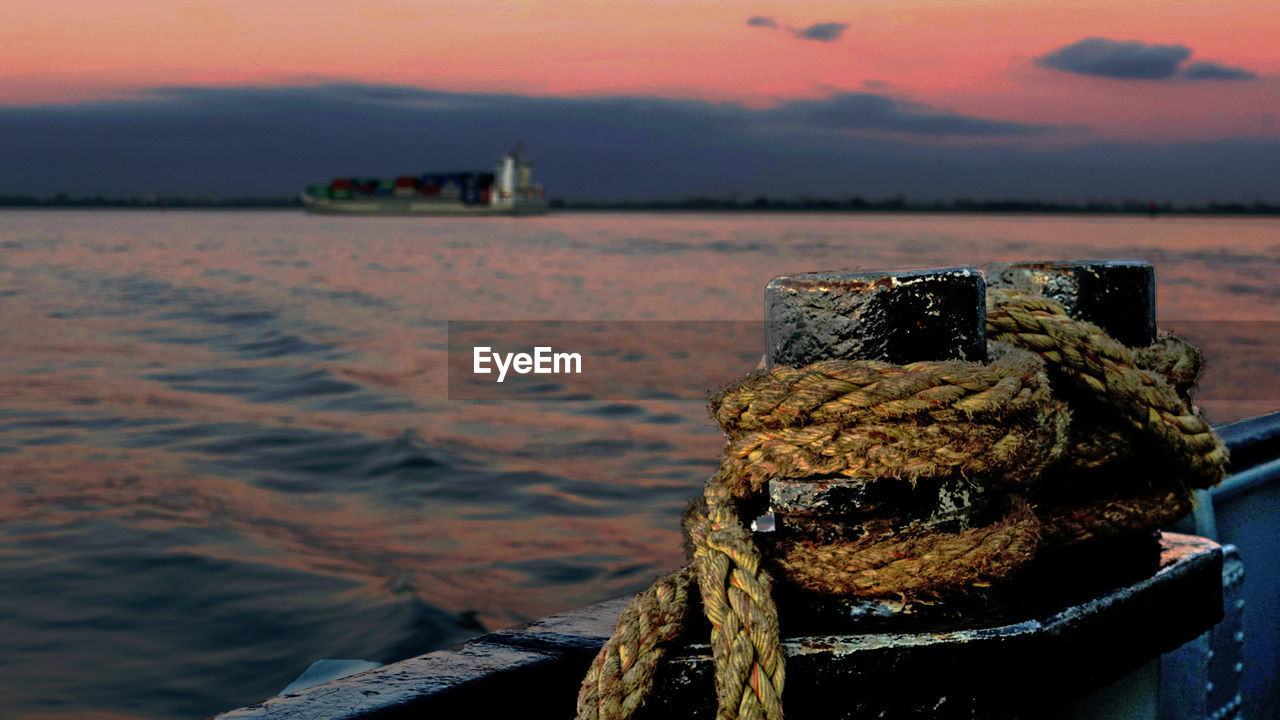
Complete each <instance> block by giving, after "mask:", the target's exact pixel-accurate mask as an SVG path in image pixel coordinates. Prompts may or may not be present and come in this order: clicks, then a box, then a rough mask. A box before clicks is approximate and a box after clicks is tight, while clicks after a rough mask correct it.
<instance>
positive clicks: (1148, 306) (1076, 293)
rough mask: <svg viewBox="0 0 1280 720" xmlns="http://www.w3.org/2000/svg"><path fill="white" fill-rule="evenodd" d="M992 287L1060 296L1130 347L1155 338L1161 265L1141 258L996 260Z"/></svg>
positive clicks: (990, 272) (1071, 310)
mask: <svg viewBox="0 0 1280 720" xmlns="http://www.w3.org/2000/svg"><path fill="white" fill-rule="evenodd" d="M986 274H987V282H988V283H990V284H991V286H992V287H1007V288H1011V289H1013V290H1022V291H1024V292H1033V293H1036V294H1039V295H1044V296H1045V297H1047V298H1049V299H1051V300H1055V301H1057V302H1058V303H1060V304H1061V305H1062V307H1063V308H1065V309H1066V311H1067V314H1069V315H1071V317H1073V318H1075V319H1077V320H1084V321H1086V322H1091V323H1093V324H1094V325H1097V326H1098V327H1100V328H1102V329H1103V330H1106V331H1107V334H1108V335H1110V336H1111V337H1113V338H1115V339H1116V340H1119V341H1120V342H1122V343H1124V344H1125V345H1127V346H1129V347H1131V348H1132V347H1143V346H1146V345H1150V344H1151V343H1152V342H1153V341H1154V340H1155V339H1156V287H1155V283H1156V270H1155V268H1154V267H1152V266H1151V263H1148V262H1144V261H1142V260H1064V261H1056V262H1011V263H992V264H990V265H988V266H987V267H986Z"/></svg>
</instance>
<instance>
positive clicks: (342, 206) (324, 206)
mask: <svg viewBox="0 0 1280 720" xmlns="http://www.w3.org/2000/svg"><path fill="white" fill-rule="evenodd" d="M532 176H533V163H531V162H529V161H528V160H525V159H524V158H521V157H520V155H519V153H517V152H510V153H507V154H506V155H505V156H504V157H503V158H502V159H500V160H499V161H498V162H497V164H496V165H495V167H494V169H493V171H492V172H482V171H463V172H443V173H423V174H421V175H398V176H396V177H394V178H365V177H340V178H334V179H333V180H332V181H330V182H329V183H327V184H317V185H311V186H308V187H307V190H306V192H305V193H303V194H302V206H303V208H304V209H305V210H306V211H307V212H309V213H317V214H322V215H544V214H546V212H547V196H546V193H545V192H544V191H543V189H542V186H541V185H536V184H534V182H533V177H532Z"/></svg>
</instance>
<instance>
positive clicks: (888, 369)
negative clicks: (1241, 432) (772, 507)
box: [577, 290, 1226, 720]
mask: <svg viewBox="0 0 1280 720" xmlns="http://www.w3.org/2000/svg"><path fill="white" fill-rule="evenodd" d="M987 332H988V337H989V338H990V339H991V340H992V342H991V343H990V346H989V354H990V355H991V356H992V358H993V359H992V361H991V362H990V363H988V364H986V365H980V364H976V363H966V362H960V361H952V362H921V363H912V364H909V365H892V364H889V363H882V362H872V361H845V360H830V361H824V362H819V363H814V364H812V365H809V366H807V367H803V368H787V367H777V368H774V369H773V370H770V371H767V372H766V371H760V372H756V373H753V374H751V375H749V376H747V377H746V378H743V379H742V380H740V381H739V382H737V383H735V384H733V385H731V386H729V387H728V388H726V389H725V390H723V391H721V392H720V393H718V394H716V395H714V396H713V397H712V398H711V400H710V406H711V413H712V416H713V417H714V418H715V420H716V421H717V422H718V423H719V424H720V426H721V428H722V429H723V430H724V432H725V434H726V435H727V437H728V442H727V443H726V446H725V449H724V454H723V457H722V459H721V463H720V469H719V471H718V472H717V473H716V474H715V475H714V476H713V477H712V478H711V479H710V480H709V481H708V482H707V487H706V490H705V492H704V493H703V496H702V498H701V501H700V502H698V503H695V504H694V505H692V506H691V507H690V509H689V510H688V511H687V512H686V514H685V517H684V519H683V522H682V525H683V528H684V533H685V547H686V553H687V554H688V555H689V557H690V564H689V565H688V566H687V567H685V568H684V569H682V570H680V571H679V572H676V573H674V574H672V575H668V576H666V577H664V578H660V579H659V580H658V581H657V582H655V583H654V585H653V586H652V587H650V588H649V589H648V590H646V591H644V592H643V593H640V594H639V595H637V596H636V597H635V598H633V599H632V601H631V602H630V603H629V604H628V605H627V607H626V609H624V611H623V612H622V614H621V616H620V617H619V619H618V625H617V628H616V629H615V631H614V634H613V636H612V637H611V638H610V639H609V641H608V642H607V643H605V645H604V647H603V648H601V650H600V652H599V654H598V655H597V656H596V658H595V660H594V661H593V662H592V664H591V668H590V670H589V671H588V673H587V676H586V678H585V679H584V680H583V684H582V688H581V690H580V692H579V696H578V716H577V717H578V718H579V720H623V719H625V718H630V717H632V716H633V715H634V714H635V712H636V711H637V710H638V709H639V708H640V707H641V705H642V704H643V702H644V698H645V696H646V695H647V693H648V692H649V691H650V690H651V689H652V686H653V677H654V674H655V673H656V672H657V669H658V667H659V664H660V661H661V658H662V657H663V655H664V653H665V652H666V651H667V649H668V648H670V647H671V646H672V645H673V644H674V643H676V642H677V641H679V640H680V636H681V633H682V632H683V629H684V628H685V627H687V625H688V623H689V618H690V612H691V610H690V607H691V605H692V602H693V598H694V594H693V592H692V590H693V587H694V585H695V583H696V586H697V589H698V593H697V595H698V596H700V598H701V607H702V611H703V614H704V615H705V616H706V618H707V620H708V621H709V622H710V624H711V649H712V657H713V660H714V662H715V688H716V699H717V703H718V707H719V714H718V717H719V718H721V720H781V719H782V717H783V709H782V690H783V685H784V683H785V676H786V670H785V658H784V656H783V653H782V650H781V643H780V637H781V635H780V631H779V626H778V616H777V609H776V606H775V605H774V602H773V585H774V578H775V577H776V578H780V579H781V581H785V582H786V583H788V584H790V585H791V586H793V587H796V588H798V589H801V590H805V591H808V592H814V593H820V594H824V595H837V596H846V597H857V598H878V599H898V600H901V601H903V602H916V601H920V602H930V601H937V600H947V599H950V598H954V597H958V596H961V595H963V594H965V593H968V592H970V591H972V589H974V588H982V587H988V586H992V585H998V584H1000V583H1002V582H1003V581H1005V580H1006V579H1008V578H1009V577H1011V576H1012V575H1014V574H1015V573H1017V572H1018V571H1019V570H1021V569H1022V568H1024V567H1026V566H1027V565H1028V564H1029V563H1031V562H1033V561H1034V558H1035V556H1036V554H1037V552H1038V551H1039V550H1040V549H1041V548H1042V547H1044V546H1045V545H1046V544H1053V545H1065V544H1072V543H1076V542H1080V541H1082V540H1086V539H1089V538H1092V537H1096V536H1098V535H1105V534H1113V533H1118V532H1124V531H1129V530H1143V529H1152V528H1157V527H1160V526H1161V525H1163V524H1165V523H1167V522H1168V521H1170V520H1172V519H1174V518H1176V517H1178V516H1180V515H1181V514H1184V513H1185V512H1186V511H1187V509H1189V507H1190V504H1189V503H1190V496H1189V492H1188V491H1187V489H1186V484H1188V483H1189V484H1192V485H1194V486H1196V487H1206V486H1208V485H1211V484H1213V483H1216V482H1217V481H1218V480H1220V479H1221V477H1222V467H1223V464H1224V462H1225V460H1226V450H1225V447H1224V446H1223V445H1222V442H1221V440H1220V439H1218V437H1217V436H1216V435H1215V434H1214V433H1213V430H1212V428H1210V427H1209V425H1208V423H1206V422H1205V421H1204V420H1203V418H1201V417H1200V415H1199V414H1198V412H1197V411H1196V410H1195V408H1194V407H1193V406H1191V405H1190V403H1189V402H1188V401H1187V399H1186V394H1187V392H1188V391H1189V389H1190V388H1191V387H1192V386H1193V385H1194V382H1195V379H1196V377H1197V376H1198V374H1199V371H1200V367H1201V365H1202V361H1203V359H1202V357H1201V356H1200V355H1199V353H1198V352H1197V351H1195V350H1194V348H1190V346H1188V345H1186V344H1185V343H1182V342H1181V341H1178V340H1176V339H1173V338H1165V339H1162V340H1161V341H1159V342H1157V343H1156V344H1154V345H1152V346H1151V347H1149V348H1143V349H1141V350H1138V351H1136V352H1135V351H1131V350H1129V349H1128V348H1125V347H1124V346H1122V345H1120V344H1119V343H1117V342H1115V341H1114V340H1112V339H1111V338H1110V337H1108V336H1107V335H1106V334H1105V333H1104V332H1102V331H1101V330H1100V329H1098V328H1097V327H1096V326H1093V325H1090V324H1088V323H1083V322H1079V321H1075V320H1072V319H1071V318H1069V317H1068V316H1067V315H1066V312H1065V311H1064V310H1063V309H1062V307H1061V306H1059V305H1057V304H1056V303H1053V302H1052V301H1049V300H1047V299H1045V298H1041V297H1038V296H1031V295H1024V294H1018V293H1013V292H1008V291H1003V290H996V291H994V292H992V293H991V294H989V296H988V308H987ZM1051 380H1052V381H1053V383H1054V385H1051ZM1068 406H1070V411H1069V410H1068ZM1073 413H1075V416H1076V417H1077V422H1074V423H1073V422H1071V418H1072V417H1073ZM1135 432H1136V433H1137V438H1138V439H1139V441H1138V442H1137V443H1135V442H1134V438H1135V435H1134V433H1135ZM1144 443H1145V444H1150V445H1153V446H1155V447H1158V448H1160V449H1161V451H1162V453H1163V454H1165V455H1168V456H1169V457H1170V458H1172V459H1173V464H1172V465H1171V468H1170V473H1169V477H1168V478H1162V479H1163V480H1164V481H1165V482H1163V483H1161V484H1160V486H1158V487H1157V486H1154V485H1143V486H1140V487H1125V486H1124V483H1123V482H1121V481H1117V480H1116V478H1114V477H1112V476H1109V475H1107V473H1108V472H1110V471H1111V470H1113V469H1114V468H1116V467H1117V466H1118V465H1119V464H1121V463H1122V462H1123V461H1125V460H1126V459H1127V458H1129V457H1132V456H1133V453H1134V452H1135V449H1138V450H1141V449H1142V448H1143V445H1144ZM1068 447H1070V448H1071V449H1072V452H1070V453H1068V452H1066V451H1065V449H1066V448H1068ZM1081 473H1083V474H1085V475H1088V474H1089V473H1094V474H1097V475H1098V476H1099V477H1102V478H1105V480H1097V481H1090V482H1089V483H1080V481H1078V480H1076V479H1074V478H1076V476H1077V475H1079V474H1081ZM822 475H827V476H830V475H841V476H844V477H845V478H848V479H849V480H848V481H850V482H882V481H887V480H893V481H909V482H912V483H915V482H916V481H919V480H921V479H924V478H955V477H964V478H970V479H971V480H972V481H973V482H975V483H976V484H980V485H981V486H983V487H985V488H986V489H987V491H988V494H993V493H991V491H993V490H995V491H999V492H1000V493H1003V494H1002V495H1000V497H1001V498H1003V500H1004V501H1005V503H1006V507H1007V508H1008V510H1007V512H1006V514H1005V515H1004V516H1003V517H1001V518H998V519H996V520H995V521H993V522H991V523H989V524H987V525H984V526H981V527H970V528H967V529H962V530H960V531H958V532H941V531H938V530H936V529H931V528H927V527H923V526H921V525H920V524H918V523H916V524H913V523H906V524H905V525H903V526H901V527H897V526H895V524H894V523H892V522H888V523H886V522H884V521H883V520H880V521H878V522H877V523H870V524H868V525H867V526H866V527H867V528H868V529H869V531H868V532H867V533H866V534H865V535H863V536H861V537H858V538H856V539H847V538H846V539H840V540H835V541H821V542H820V541H817V540H814V539H804V538H800V539H798V540H794V541H792V540H791V539H788V541H787V542H785V543H777V545H778V547H776V548H774V549H775V550H776V552H774V553H772V554H771V555H770V556H769V557H765V556H763V555H762V553H761V552H760V549H759V548H758V547H757V545H756V544H755V542H754V541H753V540H752V537H751V534H750V532H749V531H748V529H747V527H746V526H745V524H744V522H743V518H744V517H753V516H754V514H755V513H754V512H752V510H753V509H758V508H763V507H764V504H765V499H764V491H765V488H766V485H767V482H768V481H769V479H771V478H806V477H812V476H822ZM1166 484H1167V485H1169V486H1166ZM1055 492H1056V493H1057V494H1056V495H1055Z"/></svg>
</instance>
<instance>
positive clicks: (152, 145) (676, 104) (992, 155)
mask: <svg viewBox="0 0 1280 720" xmlns="http://www.w3.org/2000/svg"><path fill="white" fill-rule="evenodd" d="M1055 136H1056V137H1059V138H1061V137H1062V135H1061V134H1060V133H1059V132H1058V129H1056V128H1053V127H1046V126H1036V125H1024V124H1019V123H1012V122H1008V121H1003V120H995V119H990V118H982V117H976V116H970V115H958V114H955V113H950V112H948V111H946V110H945V109H941V108H936V107H930V106H925V105H919V104H912V103H905V102H902V101H900V100H897V99H894V98H892V97H888V96H884V95H879V94H876V93H873V92H852V93H838V94H834V95H831V96H830V97H827V98H820V99H810V100H795V101H790V102H786V103H782V104H780V105H777V106H774V107H771V108H751V107H746V106H744V105H740V104H736V103H724V102H707V101H700V100H689V99H670V98H659V97H643V96H621V97H607V96H606V97H599V96H588V97H557V96H528V95H516V94H480V93H451V92H441V91H435V90H425V89H420V88H412V87H399V86H386V85H365V84H355V83H346V84H333V85H323V86H294V87H234V88H210V87H206V88H190V87H186V88H182V87H178V88H161V89H156V90H154V91H152V92H150V93H148V94H146V95H144V96H140V97H137V98H135V99H132V100H124V101H122V100H115V101H109V102H106V101H104V102H87V103H80V104H74V105H43V106H28V107H5V106H0V157H3V158H4V159H5V172H4V173H3V175H0V194H31V195H50V194H53V193H56V192H61V191H65V192H68V193H71V194H73V195H92V194H97V193H101V194H104V195H110V196H121V195H134V194H137V195H140V194H143V193H147V192H150V193H155V194H158V195H170V194H172V195H186V194H188V193H199V194H208V193H217V194H218V195H220V196H222V197H229V196H236V195H277V196H280V195H290V194H293V193H295V192H298V191H300V190H301V188H302V187H304V186H305V185H306V184H307V183H311V182H317V181H325V180H327V179H329V178H332V177H335V176H344V175H346V176H351V175H361V176H364V175H367V176H379V177H381V176H388V175H394V174H398V173H419V172H424V171H430V170H440V169H450V168H476V169H483V168H485V167H487V166H488V165H489V164H490V163H491V162H493V161H494V160H496V159H497V157H498V155H500V154H501V153H502V152H504V151H506V150H508V149H509V148H510V146H511V145H514V143H515V142H516V140H524V141H525V142H526V143H527V145H528V147H529V151H530V153H531V155H532V156H533V157H534V159H535V160H537V161H538V170H537V174H538V176H539V179H540V180H541V181H542V182H544V183H545V184H546V186H547V188H548V191H549V192H550V193H551V194H552V196H553V197H570V198H611V197H614V198H616V197H633V198H671V197H684V196H689V195H696V194H706V195H714V196H719V197H723V196H725V195H727V194H728V193H730V192H733V191H740V192H741V193H743V195H744V196H748V197H749V196H751V195H754V194H770V195H774V196H788V197H790V196H794V195H798V194H811V195H815V196H833V195H840V196H844V195H855V194H857V195H862V196H864V197H869V198H878V197H887V196H891V195H895V194H906V195H909V196H911V197H913V198H951V197H957V196H968V197H977V198H983V197H1020V198H1031V197H1037V198H1046V199H1061V200H1081V199H1087V198H1090V197H1096V198H1108V197H1111V198H1124V197H1154V198H1158V199H1160V200H1164V199H1169V200H1171V201H1173V202H1203V201H1205V200H1206V199H1210V198H1217V199H1229V198H1240V199H1243V200H1247V201H1251V200H1253V199H1255V198H1258V199H1264V200H1269V201H1280V197H1276V196H1275V195H1274V192H1275V190H1274V188H1275V183H1274V173H1275V170H1274V168H1275V167H1277V166H1280V142H1277V141H1275V140H1264V139H1255V140H1247V141H1246V140H1237V141H1222V142H1215V143H1208V142H1202V143H1181V144H1168V143H1166V144H1158V143H1150V144H1141V145H1139V144H1134V143H1109V144H1098V145H1087V146H1081V145H1080V144H1079V143H1078V142H1077V143H1072V144H1071V145H1070V147H1059V146H1058V145H1057V144H1055V145H1053V146H1051V147H1046V146H1045V145H1043V144H1041V143H1039V142H1036V141H1037V140H1038V139H1039V138H1047V137H1055ZM939 139H946V140H948V142H947V144H945V145H939V144H936V143H934V142H933V141H934V140H939Z"/></svg>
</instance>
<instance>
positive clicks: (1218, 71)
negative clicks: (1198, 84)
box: [1182, 62, 1258, 80]
mask: <svg viewBox="0 0 1280 720" xmlns="http://www.w3.org/2000/svg"><path fill="white" fill-rule="evenodd" d="M1182 77H1184V78H1187V79H1189V80H1253V79H1254V78H1256V77H1258V74H1257V73H1255V72H1253V71H1252V70H1246V69H1244V68H1239V67H1227V66H1226V65H1219V64H1218V63H1213V62H1193V63H1191V64H1190V65H1188V66H1187V67H1186V68H1185V69H1184V70H1183V71H1182Z"/></svg>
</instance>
